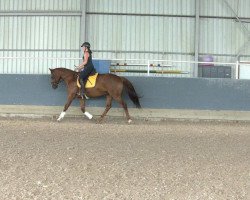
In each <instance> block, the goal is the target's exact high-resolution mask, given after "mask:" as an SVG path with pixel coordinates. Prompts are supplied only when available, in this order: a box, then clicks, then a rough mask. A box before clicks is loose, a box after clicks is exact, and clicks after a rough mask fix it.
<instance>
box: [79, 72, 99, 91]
mask: <svg viewBox="0 0 250 200" xmlns="http://www.w3.org/2000/svg"><path fill="white" fill-rule="evenodd" d="M97 76H98V73H95V74H94V75H90V76H89V77H88V80H87V82H86V84H85V88H93V87H95V84H96V79H97ZM79 79H80V77H79V76H77V80H76V84H77V87H78V88H81V84H80V80H79Z"/></svg>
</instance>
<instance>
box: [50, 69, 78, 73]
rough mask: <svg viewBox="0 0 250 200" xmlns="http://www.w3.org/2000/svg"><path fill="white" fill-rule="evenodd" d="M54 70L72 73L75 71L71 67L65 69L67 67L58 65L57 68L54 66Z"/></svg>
mask: <svg viewBox="0 0 250 200" xmlns="http://www.w3.org/2000/svg"><path fill="white" fill-rule="evenodd" d="M54 70H59V71H61V72H64V73H73V74H75V73H77V72H75V71H73V70H71V69H67V68H63V67H58V68H55V69H54Z"/></svg>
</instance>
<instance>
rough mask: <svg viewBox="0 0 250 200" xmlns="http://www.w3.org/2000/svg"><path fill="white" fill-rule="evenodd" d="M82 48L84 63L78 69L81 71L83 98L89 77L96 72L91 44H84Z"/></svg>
mask: <svg viewBox="0 0 250 200" xmlns="http://www.w3.org/2000/svg"><path fill="white" fill-rule="evenodd" d="M81 47H82V51H83V62H82V63H81V64H80V65H79V66H78V68H77V69H78V71H80V84H81V96H82V98H83V97H84V96H85V84H86V82H87V80H88V76H89V75H92V74H95V73H96V70H95V68H94V65H93V63H92V51H91V50H90V44H89V43H88V42H84V43H83V44H82V45H81ZM85 98H86V96H85Z"/></svg>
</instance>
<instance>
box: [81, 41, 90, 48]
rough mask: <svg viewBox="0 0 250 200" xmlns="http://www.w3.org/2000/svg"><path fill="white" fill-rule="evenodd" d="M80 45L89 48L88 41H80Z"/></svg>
mask: <svg viewBox="0 0 250 200" xmlns="http://www.w3.org/2000/svg"><path fill="white" fill-rule="evenodd" d="M81 47H88V48H90V44H89V42H84V43H82V45H81Z"/></svg>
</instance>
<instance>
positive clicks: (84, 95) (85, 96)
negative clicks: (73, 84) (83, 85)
mask: <svg viewBox="0 0 250 200" xmlns="http://www.w3.org/2000/svg"><path fill="white" fill-rule="evenodd" d="M80 96H81V97H82V99H83V98H85V99H89V97H88V96H87V95H86V94H85V93H81V94H80Z"/></svg>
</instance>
